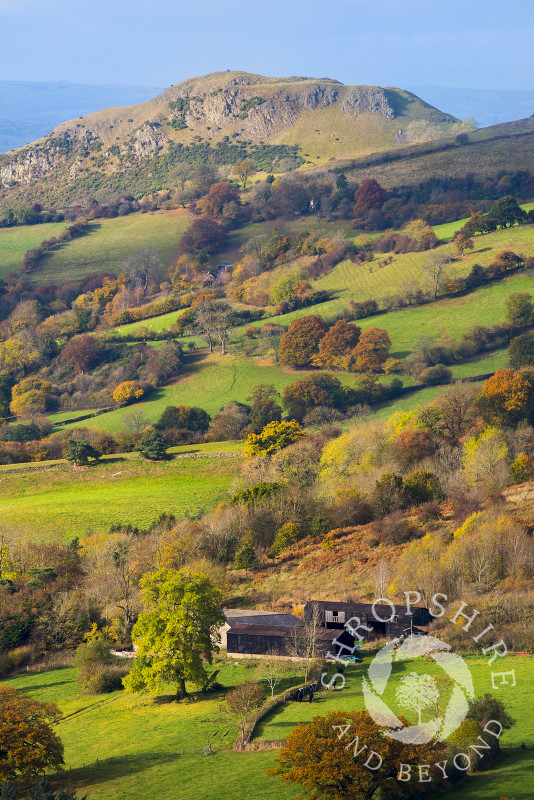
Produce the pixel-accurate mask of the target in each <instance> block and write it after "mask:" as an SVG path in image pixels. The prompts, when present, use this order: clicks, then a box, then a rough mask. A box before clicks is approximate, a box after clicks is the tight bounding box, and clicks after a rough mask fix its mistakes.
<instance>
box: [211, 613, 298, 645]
mask: <svg viewBox="0 0 534 800" xmlns="http://www.w3.org/2000/svg"><path fill="white" fill-rule="evenodd" d="M223 612H224V616H225V617H226V623H225V624H224V625H223V627H222V628H221V629H220V630H219V633H220V634H221V647H226V646H227V640H226V637H227V633H228V631H229V629H230V628H231V627H233V626H234V625H236V624H242V625H256V626H257V625H268V626H273V627H276V628H278V627H286V628H287V627H295V626H299V625H302V620H301V619H299V618H298V617H295V616H293V614H285V613H283V612H277V611H250V610H249V609H244V608H224V609H223Z"/></svg>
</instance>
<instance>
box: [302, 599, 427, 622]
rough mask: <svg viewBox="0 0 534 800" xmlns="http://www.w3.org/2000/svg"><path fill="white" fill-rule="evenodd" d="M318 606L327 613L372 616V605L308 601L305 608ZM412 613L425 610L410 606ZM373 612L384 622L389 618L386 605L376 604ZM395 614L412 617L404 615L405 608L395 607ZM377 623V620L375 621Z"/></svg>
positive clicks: (388, 609) (389, 611)
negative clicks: (341, 612) (335, 612)
mask: <svg viewBox="0 0 534 800" xmlns="http://www.w3.org/2000/svg"><path fill="white" fill-rule="evenodd" d="M314 605H316V606H318V607H319V608H321V609H323V610H328V611H332V610H335V611H345V612H349V613H351V614H354V613H355V614H372V610H373V604H372V603H341V602H338V601H337V600H308V602H307V603H306V606H305V608H307V607H308V606H314ZM412 609H413V610H414V611H426V610H427V609H426V608H424V607H422V606H412ZM375 610H376V611H377V612H378V613H379V615H380V616H383V617H384V619H385V620H386V619H387V618H388V617H389V616H391V613H392V611H391V606H389V605H387V604H386V603H377V604H376V605H375ZM395 614H396V616H397V617H399V618H401V617H406V618H407V619H408V620H409V619H410V617H411V616H412V615H408V614H406V610H405V607H400V608H399V607H396V611H395ZM377 621H378V620H377Z"/></svg>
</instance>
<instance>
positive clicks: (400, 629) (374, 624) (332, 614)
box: [304, 600, 432, 640]
mask: <svg viewBox="0 0 534 800" xmlns="http://www.w3.org/2000/svg"><path fill="white" fill-rule="evenodd" d="M374 611H375V613H374V614H373V605H372V604H370V603H340V602H339V601H337V600H310V601H308V602H307V603H306V605H305V607H304V620H305V622H307V623H309V622H310V621H311V620H312V619H313V617H314V615H316V616H318V618H319V624H320V626H321V627H322V628H326V629H327V630H336V629H337V630H341V629H343V628H344V627H345V623H346V622H348V621H349V620H350V619H351V618H352V617H357V618H358V619H359V620H360V623H361V624H362V625H365V626H367V627H368V628H372V631H366V630H362V631H361V633H362V634H363V635H364V636H365V638H366V639H368V640H369V639H377V638H382V637H386V638H391V639H397V638H399V637H401V636H409V635H410V634H411V633H418V634H423V633H426V630H425V628H426V626H427V625H429V624H430V622H431V620H432V618H431V616H430V612H429V611H428V609H427V608H421V607H414V608H413V613H412V614H406V612H405V611H403V612H398V613H397V614H394V615H392V613H391V607H390V606H389V605H387V604H386V603H384V604H379V603H377V604H376V605H375V606H374ZM377 617H378V619H377ZM354 624H355V623H354Z"/></svg>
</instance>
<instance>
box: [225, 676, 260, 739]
mask: <svg viewBox="0 0 534 800" xmlns="http://www.w3.org/2000/svg"><path fill="white" fill-rule="evenodd" d="M264 702H265V689H264V688H263V686H261V685H260V684H259V683H253V682H252V681H246V682H245V683H241V684H239V686H236V687H235V689H233V690H232V691H231V692H228V694H227V695H226V703H227V705H228V710H229V711H230V714H231V715H232V716H233V717H234V718H235V719H236V720H237V721H238V723H239V729H240V731H241V745H242V746H244V744H245V730H246V727H247V722H248V720H249V718H250V715H251V713H252V712H253V711H255V710H256V709H257V708H259V707H260V706H262V705H263V704H264Z"/></svg>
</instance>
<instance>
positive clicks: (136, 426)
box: [123, 409, 148, 436]
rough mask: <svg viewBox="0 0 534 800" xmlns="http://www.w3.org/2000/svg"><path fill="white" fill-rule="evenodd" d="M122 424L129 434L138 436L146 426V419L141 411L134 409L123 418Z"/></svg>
mask: <svg viewBox="0 0 534 800" xmlns="http://www.w3.org/2000/svg"><path fill="white" fill-rule="evenodd" d="M123 424H124V427H125V428H126V430H127V431H128V432H129V433H133V434H134V436H139V434H140V433H141V431H142V430H143V429H144V428H146V426H147V425H148V419H147V417H145V415H144V413H143V411H142V410H141V409H134V410H133V411H131V412H130V413H129V414H126V416H125V417H124V418H123Z"/></svg>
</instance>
